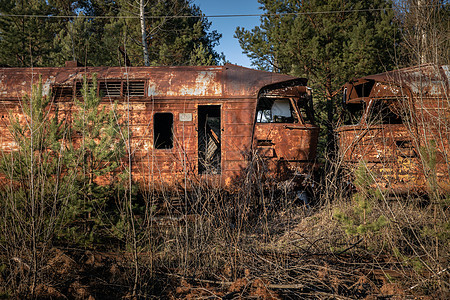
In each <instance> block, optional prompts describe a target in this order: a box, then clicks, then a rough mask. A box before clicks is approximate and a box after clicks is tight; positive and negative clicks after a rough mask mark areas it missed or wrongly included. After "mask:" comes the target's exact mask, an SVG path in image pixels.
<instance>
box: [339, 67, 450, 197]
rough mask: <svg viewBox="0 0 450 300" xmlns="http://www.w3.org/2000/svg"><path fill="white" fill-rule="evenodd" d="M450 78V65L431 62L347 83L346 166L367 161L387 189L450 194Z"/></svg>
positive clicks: (342, 133)
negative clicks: (438, 64) (432, 63)
mask: <svg viewBox="0 0 450 300" xmlns="http://www.w3.org/2000/svg"><path fill="white" fill-rule="evenodd" d="M449 78H450V71H449V66H435V65H431V64H430V65H421V66H417V67H413V68H406V69H401V70H397V71H391V72H386V73H381V74H377V75H372V76H367V77H363V78H359V79H356V80H353V81H351V82H348V83H347V84H345V85H344V87H343V94H344V98H343V103H344V107H345V115H344V116H343V118H342V119H343V121H344V122H346V123H347V124H346V125H343V126H341V127H339V128H338V129H337V134H338V139H339V152H340V157H341V158H342V160H343V162H344V165H345V166H347V167H349V168H350V169H352V170H355V168H356V166H357V165H358V164H361V163H363V164H366V165H367V167H368V169H369V170H370V171H371V173H372V175H373V178H374V179H375V186H376V187H377V188H380V189H382V190H387V191H391V192H396V193H409V192H450V179H449V178H450V177H449V174H450V173H449V170H450V148H449V146H450V145H449V141H450V111H449V107H450V106H449V101H450V98H449Z"/></svg>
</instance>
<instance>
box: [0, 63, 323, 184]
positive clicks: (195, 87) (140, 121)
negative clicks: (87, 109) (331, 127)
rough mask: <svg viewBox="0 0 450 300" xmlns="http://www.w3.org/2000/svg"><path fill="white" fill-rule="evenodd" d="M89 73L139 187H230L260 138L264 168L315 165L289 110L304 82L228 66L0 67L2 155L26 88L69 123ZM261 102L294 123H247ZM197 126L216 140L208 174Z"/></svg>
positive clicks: (309, 128) (310, 134) (312, 139)
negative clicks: (118, 126) (164, 143)
mask: <svg viewBox="0 0 450 300" xmlns="http://www.w3.org/2000/svg"><path fill="white" fill-rule="evenodd" d="M94 74H95V76H96V77H97V79H98V93H99V94H100V95H102V96H103V98H102V106H104V107H106V109H112V108H113V107H114V104H115V103H117V106H116V108H115V109H116V113H117V116H118V117H119V119H120V120H121V122H125V120H128V121H129V125H130V131H131V147H132V149H131V151H132V153H133V160H132V166H131V168H132V172H133V178H134V179H135V180H136V181H138V182H140V183H141V184H142V185H144V186H148V187H150V186H152V187H158V188H162V187H164V186H180V185H181V186H185V185H187V186H189V185H190V184H194V183H198V182H199V180H202V179H205V178H208V180H210V181H211V180H212V181H216V182H217V183H219V184H225V185H226V184H231V183H232V182H234V180H235V179H236V177H239V176H240V175H241V174H240V172H242V170H244V169H245V168H246V166H247V164H248V161H249V157H250V156H249V154H251V153H252V152H255V151H256V152H258V151H260V148H261V147H260V145H259V144H258V143H259V142H258V140H261V139H270V140H272V141H273V143H274V149H275V151H276V153H277V156H274V157H271V158H270V160H268V161H267V162H269V163H273V164H275V165H276V164H279V163H278V162H279V161H281V162H282V164H283V165H287V166H289V168H290V169H291V171H292V172H291V173H302V172H304V171H305V167H306V166H308V168H309V167H310V166H311V165H312V164H313V161H314V159H315V152H316V146H317V137H318V127H317V126H315V125H313V124H306V123H305V122H303V119H302V118H301V117H300V116H299V113H300V112H299V111H300V110H299V108H298V107H297V105H300V103H303V102H304V101H309V100H310V99H309V98H308V91H307V88H306V79H301V78H294V77H291V76H287V75H282V74H275V73H269V72H264V71H256V70H252V69H247V68H243V67H238V66H234V65H225V66H207V67H80V66H78V65H77V64H68V65H67V66H66V67H64V68H33V69H31V68H0V115H1V116H2V119H1V122H0V132H1V139H0V148H1V149H2V150H3V151H5V152H10V151H14V149H16V145H15V144H14V141H13V139H12V137H11V135H10V134H9V125H10V123H9V119H8V118H9V117H10V116H14V118H17V119H18V120H19V121H20V122H21V123H22V124H24V122H25V118H24V114H23V111H22V110H21V108H20V105H21V104H20V103H21V102H20V100H21V99H22V97H23V96H24V95H30V92H31V89H32V86H33V84H35V85H36V84H38V82H39V80H41V81H42V83H43V86H44V94H45V95H48V96H50V95H52V105H54V106H55V107H58V110H59V117H60V118H61V119H65V120H67V121H68V122H69V123H70V122H71V120H72V118H73V116H72V114H73V113H74V111H75V110H76V106H75V105H74V98H79V99H80V98H81V87H82V82H83V79H84V78H85V77H86V79H87V80H88V82H89V81H90V80H91V79H92V77H93V76H94ZM264 99H281V100H280V101H281V102H282V105H284V106H286V105H291V106H292V107H291V108H292V110H293V111H294V113H295V116H296V117H295V118H296V120H295V121H292V120H290V121H286V120H285V121H286V122H284V123H273V124H259V123H255V120H256V117H257V115H256V114H257V111H256V108H257V106H258V105H259V104H258V103H259V102H260V101H265V100H264ZM286 103H288V104H286ZM161 113H166V114H170V116H171V118H172V121H171V122H172V123H171V125H172V128H173V130H172V131H170V132H171V133H170V134H169V135H170V138H171V141H170V142H171V144H172V147H170V148H169V149H166V148H162V149H159V148H158V145H156V144H155V143H156V142H155V140H157V136H156V133H155V130H156V129H155V126H154V125H155V122H157V121H155V120H156V118H155V114H161ZM202 114H203V115H202ZM208 114H209V116H208ZM212 115H215V116H213V117H212ZM205 118H206V119H205ZM211 118H212V119H211ZM205 120H206V121H205ZM208 120H209V121H208ZM291 121H292V122H291ZM211 122H212V123H211ZM277 122H282V120H281V121H280V120H278V121H277ZM205 126H206V127H208V129H207V130H209V131H208V133H210V134H211V136H215V139H219V141H216V142H219V148H217V145H216V152H217V151H218V154H217V155H216V156H217V158H218V159H219V160H220V161H219V163H218V164H217V163H216V165H215V167H214V168H215V169H214V170H213V171H211V172H210V171H208V170H206V171H205V170H203V171H202V168H203V169H204V165H203V164H204V162H203V161H202V159H203V157H204V156H205V155H206V154H205V153H203V152H201V151H200V148H201V145H203V146H204V145H205V144H204V143H206V146H208V147H209V146H210V144H209V143H210V141H206V142H204V141H202V140H201V138H202V136H201V135H200V131H201V130H205ZM202 143H203V144H202ZM211 145H212V144H211ZM217 149H218V150H217ZM278 172H279V169H278ZM284 175H286V174H284Z"/></svg>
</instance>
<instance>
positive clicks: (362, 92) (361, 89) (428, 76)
mask: <svg viewBox="0 0 450 300" xmlns="http://www.w3.org/2000/svg"><path fill="white" fill-rule="evenodd" d="M449 67H450V66H449V65H443V66H438V65H435V64H424V65H419V66H414V67H409V68H403V69H398V70H393V71H389V72H384V73H380V74H375V75H369V76H365V77H361V78H357V79H353V80H352V81H350V82H348V83H346V84H345V85H344V86H343V88H346V89H347V96H348V98H347V99H346V102H347V103H349V102H357V101H361V100H364V98H371V99H386V98H392V97H400V96H402V97H403V96H404V95H406V94H410V95H412V96H414V95H415V96H426V97H448V95H449V85H450V82H449V80H450V69H449Z"/></svg>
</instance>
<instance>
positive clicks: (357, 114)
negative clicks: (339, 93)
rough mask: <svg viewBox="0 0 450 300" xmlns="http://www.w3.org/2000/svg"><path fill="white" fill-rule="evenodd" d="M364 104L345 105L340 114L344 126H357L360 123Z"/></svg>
mask: <svg viewBox="0 0 450 300" xmlns="http://www.w3.org/2000/svg"><path fill="white" fill-rule="evenodd" d="M365 106H366V105H365V102H363V101H361V102H358V103H347V104H345V106H344V110H343V112H342V118H343V122H344V125H357V124H359V123H360V122H361V119H362V116H363V114H364V110H365Z"/></svg>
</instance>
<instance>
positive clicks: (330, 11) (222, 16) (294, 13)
mask: <svg viewBox="0 0 450 300" xmlns="http://www.w3.org/2000/svg"><path fill="white" fill-rule="evenodd" d="M439 6H440V5H439V4H434V5H421V6H410V7H409V8H429V7H439ZM387 10H394V7H386V8H366V9H348V10H328V11H310V12H292V13H262V14H226V15H198V16H195V15H180V16H176V15H170V16H151V15H147V16H146V18H148V19H187V18H208V19H210V18H245V17H275V16H301V15H323V14H339V13H355V12H357V13H358V12H377V11H387ZM1 17H4V18H6V17H17V18H59V19H65V18H88V19H139V15H135V16H89V15H72V16H70V15H65V16H58V15H25V14H24V15H15V14H1V13H0V18H1Z"/></svg>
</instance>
